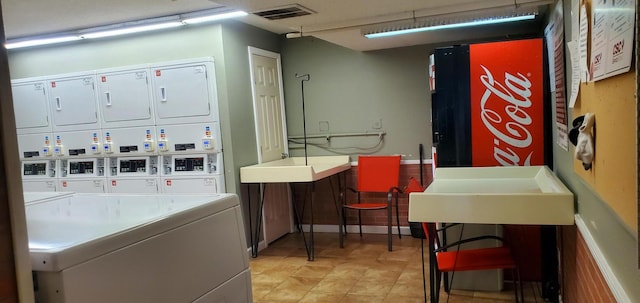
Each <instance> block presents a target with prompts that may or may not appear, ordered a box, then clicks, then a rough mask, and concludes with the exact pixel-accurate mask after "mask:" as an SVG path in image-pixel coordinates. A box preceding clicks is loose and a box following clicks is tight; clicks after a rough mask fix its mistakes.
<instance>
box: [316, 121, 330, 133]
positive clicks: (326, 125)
mask: <svg viewBox="0 0 640 303" xmlns="http://www.w3.org/2000/svg"><path fill="white" fill-rule="evenodd" d="M318 127H319V128H320V131H321V132H328V131H329V121H320V122H319V123H318Z"/></svg>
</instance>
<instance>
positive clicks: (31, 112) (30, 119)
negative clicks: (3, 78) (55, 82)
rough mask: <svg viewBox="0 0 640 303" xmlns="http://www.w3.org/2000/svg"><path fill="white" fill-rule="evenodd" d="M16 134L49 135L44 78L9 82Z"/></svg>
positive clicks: (46, 93) (47, 97) (49, 122)
mask: <svg viewBox="0 0 640 303" xmlns="http://www.w3.org/2000/svg"><path fill="white" fill-rule="evenodd" d="M11 91H12V94H13V110H14V114H15V118H16V133H17V134H18V135H21V134H37V133H51V132H52V122H51V121H52V119H51V118H50V111H49V101H48V100H49V94H48V90H47V82H46V80H45V79H44V78H29V79H22V80H14V81H12V82H11Z"/></svg>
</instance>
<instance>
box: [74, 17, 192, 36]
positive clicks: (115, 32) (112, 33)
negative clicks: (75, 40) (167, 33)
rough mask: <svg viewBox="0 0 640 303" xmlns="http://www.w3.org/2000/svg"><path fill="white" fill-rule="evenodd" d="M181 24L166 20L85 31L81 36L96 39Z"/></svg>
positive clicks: (180, 24)
mask: <svg viewBox="0 0 640 303" xmlns="http://www.w3.org/2000/svg"><path fill="white" fill-rule="evenodd" d="M182 25H183V24H182V22H177V21H176V22H167V23H158V24H151V25H143V26H134V27H127V28H121V29H114V30H107V31H100V32H95V33H86V34H82V36H81V37H82V38H85V39H96V38H104V37H111V36H119V35H127V34H133V33H140V32H148V31H152V30H158V29H165V28H172V27H178V26H182Z"/></svg>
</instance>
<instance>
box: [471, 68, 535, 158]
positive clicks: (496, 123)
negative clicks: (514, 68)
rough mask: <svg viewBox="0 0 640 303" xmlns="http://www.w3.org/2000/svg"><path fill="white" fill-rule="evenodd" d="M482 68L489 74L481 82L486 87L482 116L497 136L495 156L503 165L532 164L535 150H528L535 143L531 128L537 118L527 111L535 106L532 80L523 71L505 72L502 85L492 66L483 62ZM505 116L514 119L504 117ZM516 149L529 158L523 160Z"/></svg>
mask: <svg viewBox="0 0 640 303" xmlns="http://www.w3.org/2000/svg"><path fill="white" fill-rule="evenodd" d="M480 67H482V69H483V70H484V73H485V74H484V75H481V76H480V81H481V82H482V84H484V86H485V87H486V90H485V91H484V94H483V95H482V98H481V100H480V109H481V111H480V115H481V119H482V123H483V124H484V125H485V126H486V127H487V129H488V130H489V132H491V134H492V135H493V136H494V140H493V144H494V147H493V157H494V159H495V160H496V161H497V162H498V163H500V165H503V166H513V165H524V166H527V165H530V163H531V156H532V155H533V151H527V150H524V149H527V148H529V147H530V146H531V143H532V142H533V137H532V135H531V132H530V130H529V129H528V128H527V127H528V126H530V125H531V123H532V122H533V121H532V119H531V116H530V115H529V114H528V113H527V111H526V110H527V109H528V108H530V107H531V99H530V97H531V90H530V88H531V81H529V79H527V77H526V76H524V75H522V74H521V73H517V74H516V75H512V74H510V73H508V72H505V74H504V84H502V83H500V82H498V81H496V79H495V78H494V77H493V74H492V73H491V71H489V69H487V68H486V67H484V66H483V65H480ZM492 96H495V97H494V98H491V97H492ZM503 115H505V116H506V117H508V118H509V119H510V121H507V120H506V119H504V118H503ZM514 148H517V149H521V150H524V153H522V154H523V155H526V157H525V159H524V161H523V162H522V163H520V162H521V158H520V155H518V153H517V152H516V151H514ZM527 152H528V154H527Z"/></svg>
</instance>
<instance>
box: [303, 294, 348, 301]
mask: <svg viewBox="0 0 640 303" xmlns="http://www.w3.org/2000/svg"><path fill="white" fill-rule="evenodd" d="M344 296H345V295H344V294H335V293H333V294H327V293H314V292H309V293H307V294H306V295H305V296H304V297H303V298H302V299H301V300H300V301H299V302H300V303H336V302H340V301H342V299H343V298H344Z"/></svg>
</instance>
